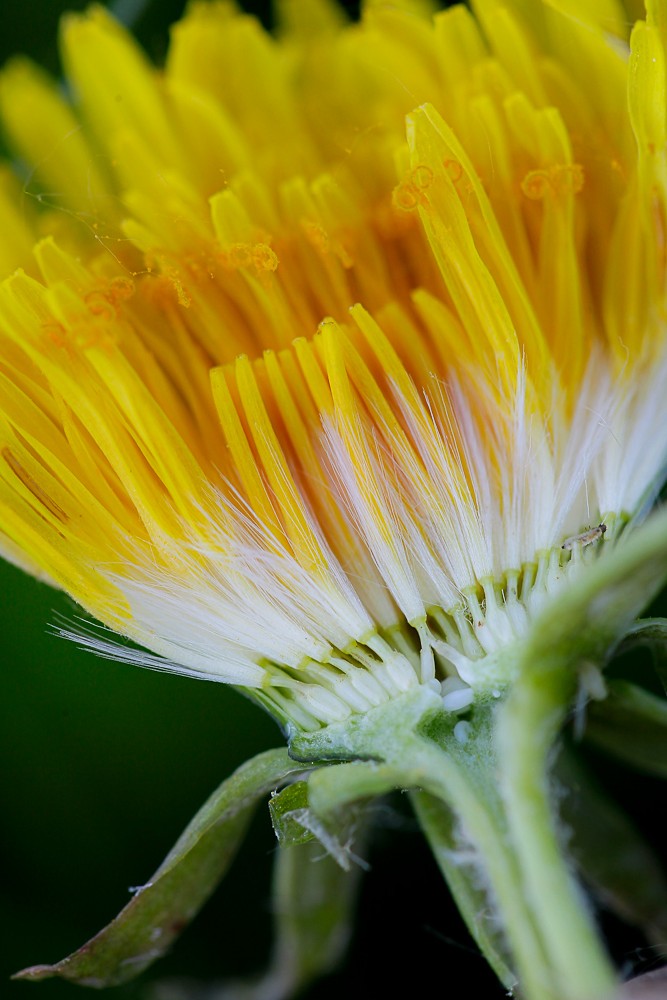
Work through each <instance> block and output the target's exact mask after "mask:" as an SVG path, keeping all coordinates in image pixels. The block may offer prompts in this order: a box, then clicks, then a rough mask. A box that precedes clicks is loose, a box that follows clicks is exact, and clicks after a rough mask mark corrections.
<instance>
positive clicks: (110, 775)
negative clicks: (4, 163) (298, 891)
mask: <svg viewBox="0 0 667 1000" xmlns="http://www.w3.org/2000/svg"><path fill="white" fill-rule="evenodd" d="M83 6H84V4H82V3H76V2H73V3H67V4H60V3H53V2H48V0H24V2H22V3H21V4H15V3H11V4H5V5H3V10H2V38H1V39H0V56H1V58H2V61H4V59H5V58H6V57H7V56H8V55H9V54H11V53H12V52H19V51H20V52H28V53H29V54H30V55H32V56H33V57H34V58H35V59H37V60H38V61H39V62H40V63H42V64H43V65H46V66H47V67H48V68H50V69H51V70H52V71H54V72H57V69H58V61H57V53H56V45H55V38H56V31H57V21H58V16H59V14H60V12H61V11H62V10H65V9H74V8H81V7H83ZM245 6H246V7H247V8H248V9H250V10H252V11H253V12H254V13H257V14H258V15H259V16H262V17H263V18H264V19H266V18H267V4H266V3H261V2H257V3H254V4H253V3H250V2H248V3H246V4H245ZM349 6H350V8H353V7H354V5H353V4H350V5H349ZM116 7H117V8H120V10H121V12H122V11H123V10H124V9H125V10H127V11H131V7H132V4H127V5H123V4H117V5H116ZM181 10H182V4H181V3H180V2H178V0H168V2H167V0H161V2H160V3H157V2H154V3H153V4H149V5H148V6H147V7H146V9H145V11H144V12H143V13H141V14H140V15H139V16H138V17H135V19H134V20H135V24H134V27H135V30H136V31H137V33H138V34H139V37H140V38H141V40H142V42H143V44H144V45H145V46H146V48H147V49H148V51H149V53H150V54H151V55H152V56H153V57H154V58H156V59H158V60H159V59H160V58H161V57H162V55H163V54H164V52H165V49H166V44H167V37H168V25H169V23H170V22H172V21H173V20H175V19H176V18H177V17H178V16H179V14H180V13H181ZM0 597H1V600H0V637H1V643H2V654H1V658H2V670H1V671H0V688H1V690H0V705H1V706H2V716H3V719H2V726H1V728H0V761H1V771H0V808H1V809H2V811H3V831H4V832H3V840H4V844H3V848H2V851H1V852H0V857H1V858H2V883H1V888H0V996H2V997H5V996H7V997H8V998H10V1000H21V998H23V997H31V996H33V995H34V997H35V998H36V1000H59V998H63V1000H67V998H70V1000H73V998H74V997H75V995H76V993H77V991H78V992H79V995H83V994H81V992H80V988H79V987H75V986H72V985H69V984H66V983H60V982H53V981H50V982H45V983H42V984H39V985H33V984H26V983H9V982H8V976H9V975H10V974H11V972H13V971H15V970H17V969H19V968H21V967H23V966H25V965H29V964H33V963H38V962H52V961H55V960H57V959H59V958H61V957H63V956H64V955H65V954H67V953H68V952H69V951H71V950H73V949H74V948H75V947H77V946H78V945H80V944H82V943H83V942H84V941H85V940H86V939H87V938H88V937H90V936H91V935H92V934H93V933H95V932H96V931H97V930H98V929H99V928H100V927H101V926H102V925H103V924H105V923H106V922H107V921H108V920H109V919H110V918H111V917H112V916H114V914H115V913H116V912H117V911H118V910H119V909H120V908H121V907H122V906H123V905H124V904H125V903H126V902H127V900H128V899H129V894H128V888H129V886H132V885H137V884H141V883H143V882H145V881H146V880H147V879H148V877H149V876H150V874H151V873H152V871H153V870H154V869H155V868H156V867H157V865H158V864H159V862H160V860H161V858H162V857H163V856H164V854H165V853H166V852H167V850H168V849H169V847H170V845H171V844H172V843H173V841H174V840H175V839H176V837H177V836H178V834H179V833H180V831H181V830H182V828H183V827H184V826H185V825H186V823H187V822H188V820H189V819H190V817H191V816H192V814H193V813H194V812H195V811H196V810H197V809H198V807H199V806H200V805H201V804H202V802H203V801H204V800H205V799H206V797H207V796H208V795H209V793H210V792H211V791H212V790H213V789H214V788H215V787H216V785H217V784H218V783H219V782H220V781H221V780H222V779H223V778H224V777H226V776H227V775H228V774H229V773H230V772H231V771H232V770H233V769H234V768H235V767H236V766H237V765H239V764H240V763H242V762H243V761H244V760H246V759H247V758H248V757H249V756H251V755H253V754H255V753H257V752H259V751H260V750H263V749H266V748H268V747H271V746H277V745H281V743H282V736H281V734H280V732H279V730H278V729H277V727H276V726H275V725H274V724H273V722H272V721H271V720H270V719H269V718H268V717H267V716H265V715H264V714H262V712H261V711H259V710H258V709H257V708H255V707H254V706H252V705H251V704H250V703H249V702H247V701H246V700H245V699H244V698H242V697H241V696H240V695H238V694H237V693H235V692H234V691H231V690H228V689H226V688H225V687H223V686H222V685H214V684H210V683H205V682H195V681H191V680H186V679H182V678H178V677H173V676H169V675H164V674H158V673H150V672H148V671H141V670H138V669H136V668H132V667H129V666H125V665H120V664H114V663H109V662H107V661H102V660H98V659H96V658H95V657H94V656H92V655H91V654H89V653H84V652H80V651H78V650H77V649H76V648H75V647H74V646H73V645H71V644H69V643H67V642H65V641H64V640H61V639H58V638H56V637H55V636H54V635H52V634H51V633H50V632H49V623H53V622H54V621H55V620H56V618H57V616H65V617H66V618H69V619H71V618H73V617H74V616H75V615H76V613H77V612H76V608H75V606H74V605H73V604H72V603H71V602H70V601H68V600H67V599H66V598H64V597H63V596H62V595H61V594H58V593H55V592H53V591H51V590H50V589H49V588H47V587H45V586H43V585H40V584H37V583H35V582H34V581H33V580H31V579H29V578H27V577H25V576H24V575H23V574H21V573H19V572H18V571H16V570H14V569H12V568H11V567H6V566H0ZM661 610H662V613H664V611H665V608H664V607H663V608H662V609H661ZM591 760H592V762H593V764H594V766H595V767H596V768H597V769H598V772H599V774H600V776H601V778H602V779H603V780H605V781H607V782H608V784H609V785H613V787H614V789H615V790H616V791H618V792H619V793H620V795H621V797H622V798H623V797H624V798H625V800H626V801H627V802H628V804H629V807H630V808H631V809H632V810H633V812H634V813H635V815H636V816H637V818H638V820H639V822H640V824H642V825H644V826H645V828H646V830H647V831H648V833H649V835H652V836H653V839H654V841H655V842H656V844H657V845H658V846H659V847H662V848H663V849H664V844H663V841H664V838H663V837H661V836H660V835H659V831H657V830H656V828H655V824H653V825H652V819H651V816H652V812H653V808H654V806H655V802H656V797H657V796H658V795H661V794H662V788H661V786H659V785H658V784H657V783H653V782H651V781H648V780H647V779H643V778H640V777H638V776H635V775H633V774H631V773H630V772H626V771H624V769H622V768H620V767H618V766H617V765H615V764H614V765H613V766H609V765H607V764H605V762H604V761H602V760H601V759H598V758H597V757H596V756H595V755H591ZM378 819H379V823H378V832H377V833H376V835H375V837H374V839H373V842H372V844H371V847H370V849H369V857H370V860H371V862H372V870H371V872H370V874H369V875H368V876H366V878H365V881H364V888H363V892H362V897H361V903H360V908H359V916H358V929H357V930H358V933H357V936H356V938H355V941H354V944H353V946H352V948H351V951H350V956H349V959H348V960H347V962H346V963H345V964H344V966H342V967H341V970H340V972H339V973H338V974H337V975H334V976H332V977H329V978H328V979H327V980H324V981H323V982H321V983H319V984H317V985H315V986H313V987H312V989H311V990H310V991H309V992H308V994H307V996H308V997H313V998H320V1000H323V998H327V997H334V996H339V995H340V994H341V992H343V991H345V992H347V994H348V996H350V997H351V998H352V1000H354V998H356V997H358V996H362V995H366V994H368V993H369V992H370V993H371V995H372V994H374V993H376V992H385V991H386V992H387V994H388V995H394V994H395V993H396V991H397V989H398V986H399V984H400V983H401V974H402V971H410V972H411V973H412V974H413V975H414V976H415V979H414V980H413V984H412V985H413V992H415V993H417V994H418V993H420V992H421V987H425V986H426V984H427V982H429V979H430V977H432V976H436V977H437V979H436V982H438V981H439V982H440V983H442V987H443V992H444V993H445V994H446V993H447V990H446V983H447V981H448V980H449V977H450V976H456V977H459V981H460V979H461V977H463V981H464V982H465V983H466V987H467V989H470V990H471V991H477V992H481V993H482V995H484V996H485V997H489V998H491V997H493V996H498V997H500V996H502V991H501V990H500V989H499V988H498V987H497V986H496V984H495V981H494V978H493V977H492V975H491V974H490V973H489V972H488V970H487V969H486V967H485V964H484V962H483V961H482V960H481V959H480V958H479V957H478V956H477V954H476V953H475V950H474V947H473V946H472V944H471V942H470V939H469V938H468V936H467V933H466V931H465V929H464V928H463V926H462V924H461V922H460V920H459V918H458V916H457V914H456V912H455V910H454V907H453V905H452V904H451V902H450V901H449V898H448V896H447V892H446V889H445V887H444V885H443V884H442V881H441V879H440V876H439V874H438V873H437V871H436V868H435V865H434V864H433V862H432V860H431V858H430V856H429V855H428V853H427V851H426V850H425V848H424V846H423V844H422V842H421V837H420V835H419V834H418V832H417V830H416V827H415V825H414V823H413V822H412V820H411V819H410V818H409V815H408V813H407V811H406V809H405V808H404V806H403V803H402V801H401V799H400V797H398V796H397V797H396V798H395V799H394V800H389V802H388V803H387V804H386V806H383V807H381V808H380V809H379V810H378ZM273 851H274V840H273V835H272V832H271V829H270V825H269V822H268V815H267V812H266V810H265V809H264V808H260V810H259V811H258V815H257V818H256V821H255V823H254V825H253V827H252V830H251V834H250V837H249V839H248V841H247V843H246V845H245V847H244V849H243V851H242V853H241V855H240V857H239V859H238V861H237V863H236V864H235V866H234V867H233V869H232V871H231V873H230V874H229V875H228V877H227V879H226V880H225V882H224V883H223V885H222V888H221V889H220V890H218V892H217V893H216V894H215V896H214V897H213V899H212V900H211V901H210V902H209V904H208V905H207V906H206V908H205V909H204V911H203V912H202V914H201V915H200V916H199V918H197V920H196V921H195V922H194V924H193V925H192V926H191V927H190V928H189V929H188V930H187V931H186V932H185V934H184V935H183V937H182V938H181V940H180V941H179V942H178V943H177V944H176V946H175V947H174V949H173V951H172V953H171V955H169V956H168V957H167V958H166V959H165V960H163V961H162V962H161V963H158V964H157V965H156V966H154V967H153V969H152V970H151V971H150V972H149V973H147V974H146V975H145V976H144V977H142V978H141V979H140V980H139V982H138V983H137V984H133V985H130V986H127V987H121V988H118V989H116V990H115V991H114V996H116V997H118V998H119V1000H121V998H122V1000H130V998H137V1000H139V998H146V997H147V995H148V992H149V987H150V984H151V983H152V982H154V981H155V980H159V979H162V978H164V977H183V976H186V977H187V976H193V977H199V978H201V979H212V978H215V977H225V976H232V975H233V976H237V975H243V974H249V973H253V972H254V973H256V972H258V971H260V970H261V968H262V966H263V963H264V961H265V960H266V957H267V955H268V948H269V940H270V899H269V885H270V872H271V860H272V853H273ZM609 926H610V933H611V934H612V938H613V940H614V942H615V945H616V951H617V957H618V959H619V961H621V962H626V963H628V965H629V966H630V965H632V966H634V965H638V964H639V965H641V964H642V963H649V964H650V960H651V954H650V952H647V951H645V950H642V941H641V939H640V938H639V937H638V936H637V935H635V934H634V933H633V932H632V931H630V930H628V929H627V928H625V927H624V926H622V925H620V924H618V923H616V922H609ZM450 981H451V980H450ZM457 995H460V994H457Z"/></svg>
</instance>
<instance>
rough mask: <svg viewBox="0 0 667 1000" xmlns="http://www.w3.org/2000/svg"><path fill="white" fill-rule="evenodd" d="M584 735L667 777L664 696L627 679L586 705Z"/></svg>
mask: <svg viewBox="0 0 667 1000" xmlns="http://www.w3.org/2000/svg"><path fill="white" fill-rule="evenodd" d="M585 737H586V739H587V740H589V741H590V742H591V743H594V744H595V745H596V746H598V747H601V748H602V749H603V750H606V751H607V753H610V754H612V755H613V756H614V757H618V758H619V759H620V760H623V761H624V762H625V763H627V764H631V765H632V766H633V767H636V768H639V769H640V770H642V771H647V772H648V773H649V774H655V775H657V776H658V777H661V778H667V699H665V698H659V697H657V696H656V695H654V694H651V693H650V692H648V691H645V690H644V688H640V687H637V685H636V684H630V683H629V682H628V681H612V682H611V683H610V684H609V696H608V697H607V698H606V699H605V700H604V701H601V702H596V703H595V704H592V705H590V706H589V709H588V719H587V723H586V730H585Z"/></svg>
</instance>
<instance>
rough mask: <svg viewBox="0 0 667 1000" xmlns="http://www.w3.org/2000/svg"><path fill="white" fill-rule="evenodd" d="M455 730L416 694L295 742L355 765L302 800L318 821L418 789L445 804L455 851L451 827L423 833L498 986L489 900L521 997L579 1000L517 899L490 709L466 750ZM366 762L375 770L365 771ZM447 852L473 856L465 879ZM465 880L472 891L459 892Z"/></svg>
mask: <svg viewBox="0 0 667 1000" xmlns="http://www.w3.org/2000/svg"><path fill="white" fill-rule="evenodd" d="M455 723H456V718H453V717H452V716H451V714H448V713H443V712H442V711H441V709H440V702H439V699H438V698H437V697H435V696H432V695H429V693H428V692H426V691H422V692H420V693H419V694H418V695H417V696H416V697H415V696H406V697H405V698H404V699H399V700H397V701H396V702H395V703H393V704H392V705H391V706H387V707H386V708H384V709H380V710H377V712H376V713H369V714H368V715H367V716H366V717H364V718H363V719H360V720H358V721H357V722H356V725H355V726H354V727H353V726H350V725H348V726H345V725H343V726H341V727H340V728H339V729H338V728H337V727H329V730H328V731H327V732H326V733H323V734H314V735H313V736H312V737H306V738H305V739H304V738H301V739H300V741H299V742H298V744H297V741H294V742H293V744H292V748H291V750H292V751H293V752H295V753H297V754H298V756H300V757H301V756H302V755H303V756H304V757H305V758H306V759H320V760H322V759H323V758H326V757H330V758H331V757H339V758H340V757H342V758H347V759H350V758H352V759H354V758H356V761H355V763H353V764H350V765H347V766H343V767H333V768H324V769H322V770H320V771H317V772H315V773H313V774H312V775H311V777H310V780H309V801H310V803H311V807H312V808H313V810H314V811H315V812H316V813H317V814H318V815H320V816H323V817H325V818H326V815H327V813H332V812H334V811H335V810H336V808H339V807H340V806H341V805H343V804H345V803H346V802H348V801H351V800H353V799H354V798H359V797H363V796H367V795H369V794H379V793H381V792H382V791H383V790H387V789H388V788H391V787H400V788H409V789H415V788H417V789H421V790H423V791H424V792H426V793H428V794H429V795H430V796H433V797H434V798H435V799H437V800H439V801H440V802H443V803H445V805H446V806H447V808H448V809H450V810H451V811H452V813H453V814H454V816H455V817H456V820H457V821H458V825H459V827H460V834H461V836H460V837H458V843H457V841H456V840H455V841H454V843H453V842H452V837H451V831H452V827H451V824H450V826H449V828H448V829H447V828H446V825H445V824H443V823H438V822H437V821H436V820H434V822H432V823H427V824H426V830H425V832H426V834H427V836H428V837H429V840H430V841H431V844H432V846H433V849H434V851H435V853H436V858H437V860H438V862H439V864H440V865H441V867H442V868H443V871H444V873H445V875H446V877H448V878H449V881H450V882H451V883H452V887H453V889H454V891H455V893H456V896H457V900H458V901H459V902H460V903H461V902H463V906H462V909H463V915H464V917H465V918H466V919H467V921H468V924H469V926H470V928H471V931H472V933H473V935H474V936H475V937H476V939H477V941H478V943H479V945H480V948H481V949H482V950H483V951H484V953H485V954H486V956H487V958H488V960H489V962H490V963H491V965H492V966H493V967H494V968H496V969H497V970H498V972H499V974H500V975H501V978H502V980H503V981H504V982H505V985H507V986H508V987H511V986H512V985H514V978H513V977H512V976H511V974H508V967H507V963H506V962H505V960H504V953H505V949H504V947H503V946H502V945H500V946H498V943H497V941H493V942H492V938H491V935H490V934H489V933H487V929H488V926H489V925H488V924H486V925H485V924H484V915H485V911H487V910H488V902H489V901H490V902H491V903H492V906H493V910H494V915H496V916H497V917H498V918H499V925H500V927H501V928H502V931H503V932H504V933H505V935H506V937H507V943H508V946H509V951H510V953H511V955H512V957H513V962H514V964H515V966H516V973H517V974H518V980H519V983H520V985H521V991H522V995H524V996H525V997H526V998H529V1000H570V998H571V997H574V996H584V994H583V993H582V994H575V993H572V992H571V993H568V994H565V993H563V992H562V991H561V988H560V983H561V982H562V980H563V978H564V977H563V976H561V974H560V970H559V969H558V968H557V967H555V966H554V964H553V963H552V962H551V961H550V953H549V950H548V948H547V947H546V944H545V941H544V940H543V936H542V933H541V929H540V927H539V926H538V924H537V922H536V919H535V914H534V912H533V906H532V900H531V899H529V898H527V897H526V894H525V893H524V891H523V887H522V874H523V868H524V866H523V863H522V859H521V857H520V856H517V853H516V845H515V843H514V842H513V841H512V839H511V837H510V836H509V830H508V827H509V824H508V820H507V817H506V815H505V809H504V802H503V800H502V798H501V796H500V794H499V790H498V783H497V774H496V772H497V766H496V758H495V746H494V739H495V729H494V712H493V708H492V707H491V706H486V707H485V706H481V707H480V708H478V709H476V711H475V714H474V715H473V718H472V722H471V723H470V725H469V726H468V730H467V732H466V736H467V738H466V739H465V740H464V741H462V740H461V730H460V728H457V727H455ZM455 729H456V732H455ZM309 751H310V752H309ZM359 758H362V760H359ZM369 758H370V759H372V760H373V762H372V763H363V759H366V760H369ZM377 761H383V763H381V764H380V763H376V762H377ZM457 834H458V831H457ZM453 846H454V847H456V846H458V848H459V850H460V849H463V851H464V852H466V853H467V854H468V856H472V857H473V858H474V866H473V870H472V871H471V869H470V866H469V865H467V864H466V865H463V866H460V867H459V872H458V873H457V874H456V875H455V877H454V878H453V879H452V878H451V875H452V873H453V866H454V865H456V863H457V862H456V857H455V851H453V850H452V848H453ZM561 867H562V866H561ZM480 874H481V879H480ZM466 880H467V881H468V883H469V891H468V890H466V889H465V888H464V883H465V881H466ZM455 883H456V885H455ZM480 885H483V887H484V889H485V890H486V894H487V899H486V901H485V904H483V909H482V911H481V912H479V911H478V912H475V903H474V899H475V897H477V898H479V896H480V893H479V886H480ZM493 929H494V931H495V927H494V928H493ZM605 992H607V991H605ZM601 995H604V994H597V996H601ZM594 996H596V994H594V993H592V994H591V997H594Z"/></svg>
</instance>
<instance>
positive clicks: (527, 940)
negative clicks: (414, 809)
mask: <svg viewBox="0 0 667 1000" xmlns="http://www.w3.org/2000/svg"><path fill="white" fill-rule="evenodd" d="M485 729H486V727H485V726H484V725H482V726H480V727H474V728H473V729H472V730H471V733H470V736H469V739H468V743H467V744H466V745H465V746H464V747H462V746H461V745H460V744H459V743H458V741H457V740H456V738H454V737H453V736H451V732H450V733H446V731H445V732H443V733H442V734H441V735H440V738H439V739H438V742H437V743H436V742H431V741H430V740H429V741H427V740H424V739H416V740H414V742H411V743H410V744H409V745H404V746H403V747H401V750H402V751H403V752H404V753H405V754H406V756H407V759H409V760H410V763H411V765H412V766H413V767H417V768H418V770H419V771H420V772H421V787H422V788H423V789H424V790H425V791H426V792H428V793H430V794H431V795H432V796H435V797H436V798H438V799H440V800H441V801H442V802H444V803H445V804H446V805H447V806H448V807H449V808H450V809H452V810H453V811H454V813H455V815H456V816H457V817H458V819H459V822H460V825H461V833H462V834H463V837H464V838H465V841H467V842H468V844H469V846H470V847H472V848H473V849H474V852H475V854H476V856H477V859H478V864H477V866H476V867H477V871H476V872H472V873H471V876H472V878H473V879H474V878H475V877H477V878H479V877H480V872H481V875H482V878H483V879H484V880H485V881H486V882H487V883H488V885H489V890H490V896H491V901H492V902H493V904H495V905H494V909H495V910H496V911H497V913H496V915H497V916H499V917H500V923H501V926H502V928H503V931H504V933H505V935H506V936H507V941H508V944H509V949H510V952H511V953H512V955H513V957H514V961H515V964H516V971H517V975H518V980H519V983H520V984H521V989H522V993H524V994H525V996H526V997H529V998H530V1000H564V997H563V996H562V995H561V994H560V993H559V991H558V989H557V981H556V976H555V975H554V974H553V972H552V970H551V968H550V964H549V962H548V958H547V953H546V949H545V947H544V944H543V942H542V940H541V937H540V934H539V931H538V929H537V928H536V926H535V920H534V917H533V913H532V909H531V906H530V904H529V902H528V901H527V900H526V898H525V896H524V894H523V893H522V892H521V889H520V885H521V868H520V864H519V863H518V861H517V858H516V856H515V854H514V851H513V845H512V844H510V842H509V839H508V835H507V824H506V821H505V817H504V816H503V813H502V807H501V804H500V801H499V798H498V795H497V792H496V789H495V787H494V778H495V775H494V774H493V773H491V774H489V773H485V768H484V767H483V766H482V767H480V760H481V761H485V762H488V761H489V740H488V734H487V733H486V732H485ZM425 832H426V833H427V835H428V834H429V833H430V837H429V839H430V840H431V843H432V846H433V847H434V848H435V847H437V845H436V844H435V843H434V836H433V830H432V829H431V830H430V831H429V829H427V830H426V831H425ZM437 857H438V853H437V851H436V858H437ZM468 919H469V921H470V916H469V918H468ZM479 919H480V915H477V917H476V918H475V917H474V915H473V916H472V922H473V927H472V930H473V934H474V935H475V937H476V938H477V940H478V943H479V944H480V947H481V948H482V949H483V950H484V951H485V953H487V949H486V947H485V942H484V939H483V938H484V935H483V934H480V933H479ZM487 958H488V959H489V961H490V962H491V964H492V965H495V964H496V960H495V956H493V955H492V954H487Z"/></svg>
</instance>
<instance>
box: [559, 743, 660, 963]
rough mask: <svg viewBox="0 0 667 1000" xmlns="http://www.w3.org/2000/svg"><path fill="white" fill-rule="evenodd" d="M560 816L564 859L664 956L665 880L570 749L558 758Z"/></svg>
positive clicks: (630, 827) (646, 849) (622, 816)
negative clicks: (565, 843) (570, 860)
mask: <svg viewBox="0 0 667 1000" xmlns="http://www.w3.org/2000/svg"><path fill="white" fill-rule="evenodd" d="M555 774H556V778H557V780H558V783H559V785H560V786H561V787H563V788H565V789H566V792H565V793H564V794H561V796H560V809H559V812H560V815H561V818H562V819H563V820H564V822H565V824H566V826H567V831H568V845H569V848H570V853H571V855H572V857H573V859H574V861H575V862H576V864H577V866H578V867H579V869H580V870H581V871H582V872H583V874H584V876H585V879H586V881H587V882H588V884H589V885H590V886H591V887H592V888H593V890H594V891H595V895H596V896H597V897H598V899H600V900H601V902H603V903H604V904H605V905H606V906H607V907H608V908H609V909H610V910H613V911H614V912H615V913H616V914H617V915H618V916H620V917H621V919H623V920H626V921H627V922H628V923H633V924H636V925H637V926H639V927H641V929H642V930H643V932H644V934H645V935H646V937H647V939H648V940H649V941H650V942H652V943H653V944H654V945H655V946H656V947H658V948H659V949H660V950H661V951H663V952H664V948H665V941H666V940H667V880H666V879H665V875H664V873H663V871H662V867H661V865H660V863H659V862H658V860H657V858H656V857H655V855H654V854H653V852H652V850H651V848H650V847H649V845H648V844H647V843H646V841H645V840H644V839H643V837H642V836H641V834H640V833H639V831H638V830H637V829H636V828H635V827H634V826H633V824H632V823H631V821H630V819H629V818H628V816H627V815H626V813H625V812H624V811H623V810H622V809H620V808H619V807H618V806H617V805H616V804H615V803H614V802H613V801H612V800H611V799H610V798H609V797H608V796H607V795H606V794H605V793H604V792H603V791H602V789H601V788H600V786H599V785H598V783H597V782H596V781H595V780H594V778H593V777H592V776H591V774H590V773H589V772H588V769H587V768H586V767H585V766H584V764H583V763H582V761H581V760H580V759H579V758H578V757H577V755H576V754H575V752H574V750H573V749H572V748H571V747H566V748H565V749H564V750H563V751H562V752H561V753H560V754H559V757H558V761H557V764H556V767H555Z"/></svg>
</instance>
